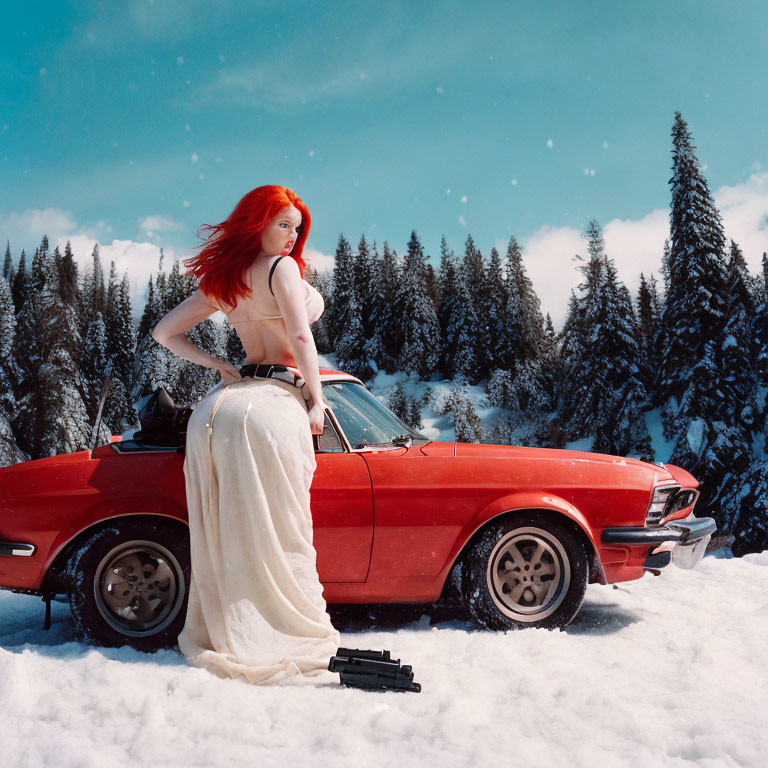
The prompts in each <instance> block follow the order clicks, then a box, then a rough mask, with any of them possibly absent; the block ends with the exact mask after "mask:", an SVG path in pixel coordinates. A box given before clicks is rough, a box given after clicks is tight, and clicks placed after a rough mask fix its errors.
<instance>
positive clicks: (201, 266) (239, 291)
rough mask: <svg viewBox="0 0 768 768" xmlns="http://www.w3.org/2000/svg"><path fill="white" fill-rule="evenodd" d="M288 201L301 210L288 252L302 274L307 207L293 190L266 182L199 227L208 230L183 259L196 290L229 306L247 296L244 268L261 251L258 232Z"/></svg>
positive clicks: (307, 227)
mask: <svg viewBox="0 0 768 768" xmlns="http://www.w3.org/2000/svg"><path fill="white" fill-rule="evenodd" d="M288 205H293V206H295V207H296V208H297V209H298V210H299V212H300V213H301V227H300V228H299V232H298V235H297V238H296V243H295V244H294V246H293V249H292V250H291V253H290V254H289V255H290V256H292V257H293V259H294V260H295V261H296V263H297V264H298V265H299V272H300V274H302V275H303V274H304V270H305V268H306V264H305V262H304V259H303V258H302V253H303V252H304V243H305V242H306V241H307V235H308V234H309V227H310V224H311V222H312V219H311V218H310V215H309V210H308V209H307V206H306V205H305V204H304V202H303V201H302V199H301V198H300V197H299V196H298V195H297V194H296V193H295V192H294V191H293V190H291V189H288V188H287V187H281V186H279V185H277V184H267V185H265V186H263V187H256V189H252V190H251V191H250V192H249V193H248V194H247V195H245V196H244V197H243V198H242V200H240V202H239V203H238V204H237V205H236V206H235V209H234V210H233V211H232V213H230V214H229V216H228V217H227V219H226V220H225V221H222V222H221V223H220V224H204V225H203V226H202V227H200V229H202V230H207V231H208V232H209V233H210V234H209V236H208V238H207V240H206V242H205V243H203V245H202V246H200V249H201V250H200V253H198V254H197V256H192V257H190V258H188V259H184V265H185V266H186V267H187V273H190V272H191V273H192V274H193V275H195V277H197V278H198V280H199V281H200V290H202V292H203V293H205V294H207V295H209V296H213V297H214V298H216V299H218V300H219V301H220V302H221V301H223V302H225V303H227V304H229V305H230V306H235V305H236V304H237V297H238V296H250V295H251V289H250V288H249V287H248V285H247V283H246V282H245V279H244V277H243V276H244V274H245V271H246V270H247V269H248V267H250V266H251V264H253V262H254V261H255V260H256V257H257V256H258V255H259V253H260V251H261V235H262V233H263V232H264V229H265V228H266V226H267V224H269V222H270V221H271V220H272V219H273V218H274V217H275V216H277V214H278V213H280V211H281V210H282V209H283V208H285V207H286V206H288ZM198 232H199V230H198ZM198 237H199V235H198Z"/></svg>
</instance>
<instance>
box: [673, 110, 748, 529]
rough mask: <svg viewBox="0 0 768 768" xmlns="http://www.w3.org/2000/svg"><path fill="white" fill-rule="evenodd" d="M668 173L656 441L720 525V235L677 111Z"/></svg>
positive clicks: (723, 429) (730, 410) (723, 517)
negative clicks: (663, 441) (659, 436)
mask: <svg viewBox="0 0 768 768" xmlns="http://www.w3.org/2000/svg"><path fill="white" fill-rule="evenodd" d="M672 138H673V175H672V178H671V179H670V184H671V186H672V202H671V209H670V246H669V258H668V270H669V290H668V293H667V295H666V297H665V302H664V312H663V314H662V325H661V339H662V346H661V349H662V364H661V366H660V376H659V383H658V387H659V389H660V398H661V404H662V409H661V415H662V423H663V426H664V435H665V437H666V438H667V439H668V440H672V441H673V443H674V448H673V451H672V455H671V456H670V457H669V459H668V461H670V462H671V463H673V464H678V465H680V466H682V467H684V468H685V469H687V470H688V471H689V472H691V473H692V474H693V475H694V476H695V477H697V478H698V479H699V480H700V482H701V485H702V493H701V498H700V499H699V507H700V508H702V510H703V511H707V512H709V513H710V514H711V515H712V516H713V517H715V519H716V520H717V521H718V524H719V526H720V529H721V531H722V532H723V533H726V534H727V533H730V531H728V530H727V529H725V528H723V525H725V524H727V523H728V520H729V519H732V515H730V514H729V513H728V511H727V510H720V509H717V508H716V507H714V506H712V502H713V499H714V498H715V496H716V495H718V494H719V491H718V489H719V488H720V487H721V486H722V484H723V482H724V481H725V479H726V473H727V472H728V471H729V469H730V468H732V467H734V466H735V465H736V464H738V463H739V459H738V456H739V452H740V448H739V445H738V442H739V438H738V437H737V436H736V435H737V434H738V432H739V429H738V427H736V432H735V433H734V432H733V431H732V430H733V425H735V421H734V419H735V418H737V417H738V414H739V413H740V412H741V409H742V407H743V406H742V405H739V404H737V403H734V402H733V400H732V398H731V397H729V396H728V395H727V394H726V392H725V389H724V388H723V387H722V384H721V380H720V365H721V364H722V357H723V353H724V351H725V350H726V349H727V348H728V347H726V341H727V335H725V325H726V323H727V321H728V311H729V310H728V302H729V291H728V273H727V264H726V259H725V235H724V232H723V226H722V221H721V217H720V214H719V212H718V210H717V208H716V207H715V204H714V200H713V199H712V195H711V194H710V192H709V188H708V185H707V182H706V179H705V178H704V177H703V176H702V174H701V172H700V170H699V165H698V160H697V158H696V155H695V153H694V149H695V147H694V146H693V144H692V143H691V134H690V132H689V130H688V126H687V124H686V122H685V121H684V120H683V119H682V117H681V115H680V113H679V112H677V113H675V124H674V126H673V128H672Z"/></svg>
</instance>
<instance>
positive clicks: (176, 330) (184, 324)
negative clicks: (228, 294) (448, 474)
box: [152, 289, 226, 371]
mask: <svg viewBox="0 0 768 768" xmlns="http://www.w3.org/2000/svg"><path fill="white" fill-rule="evenodd" d="M217 311H218V307H214V306H213V305H212V304H211V303H210V302H209V301H208V299H207V298H206V297H205V294H204V293H203V292H202V291H201V290H199V289H198V290H197V291H195V292H194V293H193V294H192V295H191V296H189V297H188V298H186V299H184V301H182V302H181V304H179V305H178V306H177V307H174V308H173V309H172V310H171V311H170V312H168V314H167V315H165V317H163V318H162V319H161V320H160V322H158V324H157V325H156V326H155V327H154V328H153V329H152V338H153V339H154V340H155V341H156V342H157V343H158V344H162V345H163V346H164V347H167V348H168V349H170V350H171V352H173V353H174V354H175V355H178V356H179V357H183V358H184V359H185V360H191V361H192V362H193V363H197V364H198V365H203V366H205V367H206V368H214V369H215V370H217V371H221V370H222V366H225V365H226V363H225V361H224V360H219V358H217V357H214V356H213V355H209V354H208V353H207V352H204V351H203V350H202V349H200V347H198V346H196V345H195V344H193V343H192V342H191V341H190V340H189V339H188V338H187V337H186V336H185V335H184V334H185V333H186V332H187V331H189V330H190V329H191V328H194V327H195V326H196V325H197V324H198V323H202V322H203V320H205V319H207V318H209V317H210V316H211V315H212V314H213V313H214V312H217Z"/></svg>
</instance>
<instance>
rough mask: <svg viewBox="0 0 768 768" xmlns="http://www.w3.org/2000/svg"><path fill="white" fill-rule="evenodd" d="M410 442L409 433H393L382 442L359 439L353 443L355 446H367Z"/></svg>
mask: <svg viewBox="0 0 768 768" xmlns="http://www.w3.org/2000/svg"><path fill="white" fill-rule="evenodd" d="M410 442H412V437H411V436H410V435H395V437H393V438H392V439H391V440H387V441H386V442H384V443H369V442H368V441H367V440H361V441H360V442H359V443H357V444H356V445H355V448H369V447H376V446H379V445H406V444H408V443H410Z"/></svg>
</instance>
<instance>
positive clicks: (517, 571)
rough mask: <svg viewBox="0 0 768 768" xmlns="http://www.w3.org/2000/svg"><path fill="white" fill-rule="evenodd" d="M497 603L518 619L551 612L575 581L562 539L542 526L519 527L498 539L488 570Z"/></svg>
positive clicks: (536, 618) (529, 619)
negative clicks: (572, 578)
mask: <svg viewBox="0 0 768 768" xmlns="http://www.w3.org/2000/svg"><path fill="white" fill-rule="evenodd" d="M486 579H487V583H488V591H489V592H490V593H491V598H492V599H493V602H494V604H495V605H496V607H497V608H498V609H499V610H500V611H501V612H502V613H503V614H504V615H505V616H508V617H509V618H511V619H515V620H516V621H522V622H528V623H532V622H535V621H541V620H542V619H545V618H547V616H551V615H552V614H553V613H554V612H555V611H556V610H557V608H558V607H559V605H560V604H561V603H562V602H563V600H564V599H565V595H566V593H567V592H568V587H569V586H570V584H571V565H570V562H569V560H568V555H567V554H566V552H565V548H564V547H563V545H562V544H561V543H560V541H559V540H558V539H557V538H556V537H555V536H553V535H552V534H551V533H549V532H548V531H545V530H543V529H542V528H536V527H526V528H516V529H515V530H514V531H510V532H509V533H506V534H504V536H502V537H501V539H499V541H498V542H496V545H495V546H494V548H493V551H492V552H491V554H490V557H489V558H488V568H487V570H486Z"/></svg>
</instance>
